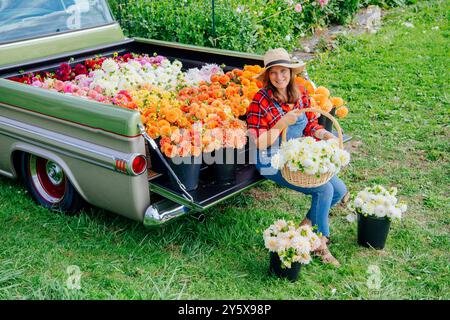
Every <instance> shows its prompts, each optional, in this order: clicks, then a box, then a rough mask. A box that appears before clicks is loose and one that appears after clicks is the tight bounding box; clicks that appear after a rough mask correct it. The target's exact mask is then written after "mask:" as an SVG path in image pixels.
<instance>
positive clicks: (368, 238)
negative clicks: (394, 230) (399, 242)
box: [358, 214, 391, 250]
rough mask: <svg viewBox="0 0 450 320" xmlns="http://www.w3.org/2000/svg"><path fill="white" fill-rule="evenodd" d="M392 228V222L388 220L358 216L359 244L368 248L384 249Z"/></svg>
mask: <svg viewBox="0 0 450 320" xmlns="http://www.w3.org/2000/svg"><path fill="white" fill-rule="evenodd" d="M390 226H391V221H390V220H389V219H388V218H378V217H374V216H367V217H365V216H364V215H362V214H358V244H359V245H361V246H364V247H367V248H374V249H378V250H380V249H383V248H384V245H385V244H386V239H387V236H388V233H389V227H390Z"/></svg>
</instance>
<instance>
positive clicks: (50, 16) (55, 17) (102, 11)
mask: <svg viewBox="0 0 450 320" xmlns="http://www.w3.org/2000/svg"><path fill="white" fill-rule="evenodd" d="M112 22H114V19H113V17H112V15H111V12H110V11H109V8H108V6H107V4H106V2H105V0H0V43H4V42H12V41H17V40H25V39H30V38H36V37H42V36H48V35H52V34H58V33H62V32H70V31H76V30H82V29H86V28H92V27H96V26H102V25H106V24H109V23H112Z"/></svg>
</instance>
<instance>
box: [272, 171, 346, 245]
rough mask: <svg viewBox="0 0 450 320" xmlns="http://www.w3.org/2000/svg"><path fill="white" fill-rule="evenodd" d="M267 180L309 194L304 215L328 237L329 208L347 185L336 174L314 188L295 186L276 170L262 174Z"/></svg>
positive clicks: (341, 195)
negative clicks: (274, 172)
mask: <svg viewBox="0 0 450 320" xmlns="http://www.w3.org/2000/svg"><path fill="white" fill-rule="evenodd" d="M264 177H266V178H267V179H269V180H272V181H274V182H275V183H277V184H279V185H281V186H283V187H287V188H289V189H292V190H295V191H298V192H301V193H304V194H307V195H311V196H312V202H311V208H310V209H309V211H308V213H307V214H306V217H307V218H308V219H309V220H311V222H312V225H313V226H317V227H318V230H317V231H318V232H321V233H322V235H323V236H326V237H328V236H329V235H330V226H329V223H328V213H329V212H330V209H331V208H332V207H333V206H334V205H335V204H336V203H338V202H339V201H340V200H341V199H342V197H343V196H344V195H345V194H346V193H347V187H346V186H345V184H344V182H343V181H342V180H341V179H339V178H338V177H337V176H336V175H335V176H333V177H332V178H331V179H330V181H328V182H327V183H325V184H323V185H321V186H319V187H314V188H302V187H297V186H294V185H292V184H290V183H289V182H287V181H286V180H285V179H284V178H283V176H282V175H281V172H280V171H279V170H277V173H276V174H274V175H271V174H269V175H264Z"/></svg>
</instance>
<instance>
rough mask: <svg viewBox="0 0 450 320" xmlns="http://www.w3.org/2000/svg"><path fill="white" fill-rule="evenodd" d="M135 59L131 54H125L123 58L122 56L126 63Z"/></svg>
mask: <svg viewBox="0 0 450 320" xmlns="http://www.w3.org/2000/svg"><path fill="white" fill-rule="evenodd" d="M132 58H133V55H132V54H131V53H125V54H124V55H123V56H122V60H123V61H124V62H128V60H130V59H132Z"/></svg>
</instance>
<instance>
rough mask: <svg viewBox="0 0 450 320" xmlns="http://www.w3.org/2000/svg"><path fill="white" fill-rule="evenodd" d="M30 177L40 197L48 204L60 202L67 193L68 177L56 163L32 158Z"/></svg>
mask: <svg viewBox="0 0 450 320" xmlns="http://www.w3.org/2000/svg"><path fill="white" fill-rule="evenodd" d="M29 164H30V175H31V180H32V183H33V185H34V187H35V189H36V191H37V192H38V193H39V195H40V196H41V197H42V198H43V199H44V200H45V201H47V202H49V203H52V204H55V203H58V202H60V201H61V200H62V199H63V198H64V195H65V193H66V176H65V174H64V171H63V170H62V168H61V167H60V166H59V165H57V164H56V163H55V162H53V161H50V160H47V159H44V158H40V157H36V156H34V155H31V156H30V163H29Z"/></svg>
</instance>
